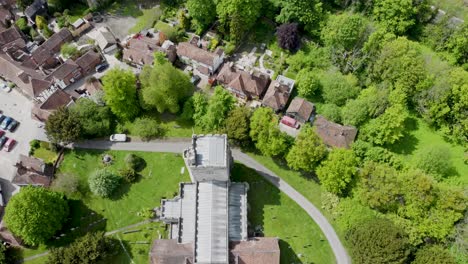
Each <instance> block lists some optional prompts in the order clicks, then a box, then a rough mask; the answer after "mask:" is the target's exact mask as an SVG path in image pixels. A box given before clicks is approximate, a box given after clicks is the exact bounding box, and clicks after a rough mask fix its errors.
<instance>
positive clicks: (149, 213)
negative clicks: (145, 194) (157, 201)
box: [137, 208, 156, 219]
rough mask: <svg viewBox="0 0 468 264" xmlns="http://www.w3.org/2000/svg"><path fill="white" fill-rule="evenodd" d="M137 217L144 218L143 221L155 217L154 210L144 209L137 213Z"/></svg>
mask: <svg viewBox="0 0 468 264" xmlns="http://www.w3.org/2000/svg"><path fill="white" fill-rule="evenodd" d="M137 214H138V215H139V216H141V217H143V218H145V219H151V218H154V217H155V215H156V214H155V213H154V210H153V209H151V208H145V209H142V210H141V211H140V212H138V213H137Z"/></svg>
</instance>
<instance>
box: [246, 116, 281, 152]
mask: <svg viewBox="0 0 468 264" xmlns="http://www.w3.org/2000/svg"><path fill="white" fill-rule="evenodd" d="M250 137H251V138H252V141H253V142H254V143H255V147H256V148H257V149H258V150H260V152H262V153H263V154H264V155H268V156H282V155H285V154H286V152H287V150H288V148H289V145H290V139H289V137H288V136H287V135H286V134H285V133H283V132H281V131H280V130H279V128H278V117H277V116H276V115H275V113H274V112H273V110H272V109H271V108H266V107H260V108H257V109H256V110H255V111H254V112H253V114H252V117H251V119H250Z"/></svg>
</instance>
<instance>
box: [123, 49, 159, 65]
mask: <svg viewBox="0 0 468 264" xmlns="http://www.w3.org/2000/svg"><path fill="white" fill-rule="evenodd" d="M122 59H123V60H125V61H131V62H134V63H138V64H142V65H152V64H153V61H154V56H153V53H152V52H148V50H141V49H134V48H131V49H124V50H123V53H122Z"/></svg>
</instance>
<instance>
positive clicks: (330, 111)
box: [319, 104, 341, 123]
mask: <svg viewBox="0 0 468 264" xmlns="http://www.w3.org/2000/svg"><path fill="white" fill-rule="evenodd" d="M319 114H321V115H323V116H324V117H326V118H327V119H328V120H330V121H332V122H336V123H340V122H341V109H340V108H339V107H338V106H337V105H335V104H325V105H323V106H322V107H321V108H320V109H319Z"/></svg>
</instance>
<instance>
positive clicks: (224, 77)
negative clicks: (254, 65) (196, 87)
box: [216, 63, 269, 97]
mask: <svg viewBox="0 0 468 264" xmlns="http://www.w3.org/2000/svg"><path fill="white" fill-rule="evenodd" d="M216 80H217V81H218V82H221V83H222V84H224V85H225V86H228V87H230V88H232V89H234V90H237V91H239V92H242V93H244V94H246V95H247V96H252V95H253V96H257V97H261V96H262V95H263V93H264V92H265V90H266V88H267V85H268V82H269V77H268V76H267V75H264V74H260V73H255V74H252V75H251V74H249V73H248V72H245V71H242V70H238V69H235V68H234V67H233V66H232V65H230V64H228V63H225V64H224V66H223V67H222V68H221V70H220V71H219V74H218V76H217V77H216Z"/></svg>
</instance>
